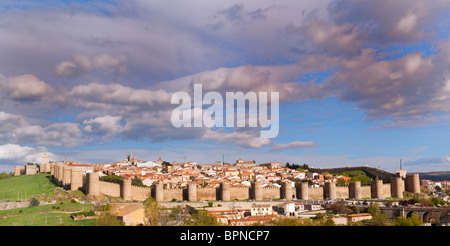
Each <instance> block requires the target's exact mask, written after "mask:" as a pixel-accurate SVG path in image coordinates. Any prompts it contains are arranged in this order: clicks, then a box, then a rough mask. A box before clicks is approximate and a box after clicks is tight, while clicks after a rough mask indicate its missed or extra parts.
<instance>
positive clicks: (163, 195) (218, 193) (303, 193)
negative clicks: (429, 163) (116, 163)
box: [50, 163, 420, 202]
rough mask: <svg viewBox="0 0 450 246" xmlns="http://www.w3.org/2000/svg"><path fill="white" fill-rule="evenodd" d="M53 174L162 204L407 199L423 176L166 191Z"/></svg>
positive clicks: (62, 168) (71, 184) (71, 172)
mask: <svg viewBox="0 0 450 246" xmlns="http://www.w3.org/2000/svg"><path fill="white" fill-rule="evenodd" d="M50 170H51V174H52V175H53V178H54V180H55V181H56V182H57V183H58V184H59V185H61V186H65V187H66V188H68V189H71V190H76V189H79V188H84V190H85V191H86V193H87V195H88V196H90V197H94V198H95V197H96V196H99V195H100V194H103V195H108V196H112V197H121V198H123V199H124V200H130V201H131V200H134V201H144V200H145V199H147V198H149V197H153V198H155V200H156V201H158V202H168V201H172V200H177V201H182V200H185V201H192V202H194V201H204V200H221V201H234V200H246V199H251V200H255V201H263V200H265V201H267V200H276V199H286V200H288V201H289V200H293V199H301V200H311V199H314V200H320V199H327V198H329V199H345V198H356V199H361V198H369V197H371V198H383V197H399V198H402V197H403V191H405V190H406V191H409V192H413V193H419V192H420V184H419V175H418V174H408V175H406V176H405V178H402V177H398V176H395V175H393V174H391V177H390V179H389V181H390V182H389V183H385V182H384V181H383V180H382V179H380V180H374V181H372V183H371V184H370V185H367V186H362V185H361V183H360V182H359V181H355V182H350V185H349V186H348V187H347V186H337V185H336V182H334V181H326V182H325V184H324V186H323V187H310V186H308V183H306V182H303V183H294V182H291V181H289V180H284V181H283V182H282V183H281V187H277V186H266V187H263V186H262V183H261V182H253V183H252V185H251V186H250V187H233V186H232V185H231V184H230V183H228V182H222V183H221V184H220V187H218V188H202V187H199V186H197V185H195V184H189V185H188V187H187V188H175V189H166V188H164V186H163V184H162V183H155V185H154V186H153V187H152V188H150V187H138V186H134V185H131V181H130V180H122V182H121V183H120V184H117V183H110V182H105V181H100V180H99V175H98V173H95V172H93V173H86V174H82V172H80V170H79V169H76V168H70V167H69V166H66V165H64V164H63V163H52V165H51V168H50Z"/></svg>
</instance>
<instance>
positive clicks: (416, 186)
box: [406, 173, 420, 193]
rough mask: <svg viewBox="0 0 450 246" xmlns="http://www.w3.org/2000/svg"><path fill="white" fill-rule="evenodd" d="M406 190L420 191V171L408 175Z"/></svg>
mask: <svg viewBox="0 0 450 246" xmlns="http://www.w3.org/2000/svg"><path fill="white" fill-rule="evenodd" d="M406 191H409V192H411V193H420V179H419V174H418V173H409V174H407V175H406Z"/></svg>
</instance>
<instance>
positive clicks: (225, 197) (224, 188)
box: [220, 181, 231, 202]
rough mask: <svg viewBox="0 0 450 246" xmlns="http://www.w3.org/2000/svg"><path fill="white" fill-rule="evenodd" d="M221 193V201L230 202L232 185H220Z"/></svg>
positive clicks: (224, 183) (227, 183)
mask: <svg viewBox="0 0 450 246" xmlns="http://www.w3.org/2000/svg"><path fill="white" fill-rule="evenodd" d="M220 193H221V199H222V201H225V202H227V201H230V200H231V198H230V183H229V182H226V181H224V182H222V183H220Z"/></svg>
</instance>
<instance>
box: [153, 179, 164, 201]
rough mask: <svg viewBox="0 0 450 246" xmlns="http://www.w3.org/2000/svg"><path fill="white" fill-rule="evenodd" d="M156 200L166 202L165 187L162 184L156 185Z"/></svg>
mask: <svg viewBox="0 0 450 246" xmlns="http://www.w3.org/2000/svg"><path fill="white" fill-rule="evenodd" d="M155 200H156V201H157V202H163V201H164V187H163V184H162V183H156V184H155Z"/></svg>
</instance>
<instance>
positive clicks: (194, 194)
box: [187, 183, 197, 202]
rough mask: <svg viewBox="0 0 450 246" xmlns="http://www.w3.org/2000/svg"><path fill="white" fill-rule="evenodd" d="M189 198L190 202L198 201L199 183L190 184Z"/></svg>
mask: <svg viewBox="0 0 450 246" xmlns="http://www.w3.org/2000/svg"><path fill="white" fill-rule="evenodd" d="M187 188H188V200H189V201H190V202H195V201H197V185H195V184H192V183H190V184H188V187H187Z"/></svg>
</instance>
